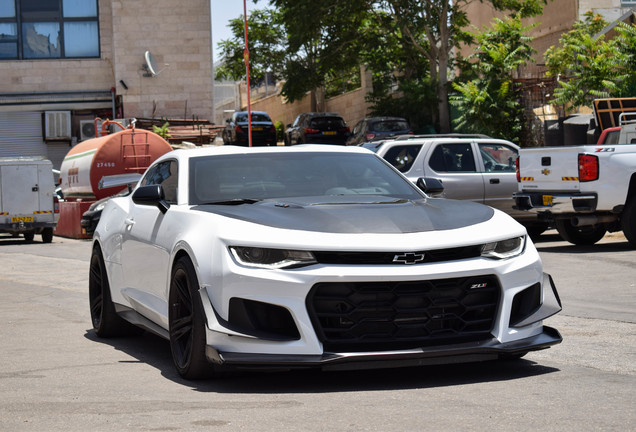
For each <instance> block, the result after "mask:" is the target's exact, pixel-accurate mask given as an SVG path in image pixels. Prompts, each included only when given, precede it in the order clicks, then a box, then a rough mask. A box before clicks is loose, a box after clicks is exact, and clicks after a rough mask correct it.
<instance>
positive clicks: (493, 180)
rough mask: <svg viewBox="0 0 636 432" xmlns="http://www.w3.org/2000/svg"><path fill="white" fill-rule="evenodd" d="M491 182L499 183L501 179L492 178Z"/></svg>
mask: <svg viewBox="0 0 636 432" xmlns="http://www.w3.org/2000/svg"><path fill="white" fill-rule="evenodd" d="M490 184H499V179H490Z"/></svg>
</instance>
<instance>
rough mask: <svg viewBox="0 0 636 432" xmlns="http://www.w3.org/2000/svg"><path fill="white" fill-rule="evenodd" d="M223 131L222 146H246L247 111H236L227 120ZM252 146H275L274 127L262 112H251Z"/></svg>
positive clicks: (247, 140) (267, 116)
mask: <svg viewBox="0 0 636 432" xmlns="http://www.w3.org/2000/svg"><path fill="white" fill-rule="evenodd" d="M225 122H226V125H225V129H223V134H222V137H223V144H225V145H239V146H248V145H249V137H248V127H249V119H248V112H247V111H237V112H235V113H234V114H232V117H231V118H229V119H227V120H226V121H225ZM252 145H253V146H274V145H276V127H274V123H273V122H272V119H271V118H270V117H269V115H268V114H267V113H266V112H264V111H252Z"/></svg>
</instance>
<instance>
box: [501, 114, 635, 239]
mask: <svg viewBox="0 0 636 432" xmlns="http://www.w3.org/2000/svg"><path fill="white" fill-rule="evenodd" d="M517 181H518V182H519V191H518V192H517V193H515V194H514V195H513V197H514V199H515V207H516V208H517V209H519V210H526V211H528V212H530V213H536V214H537V215H538V216H539V218H541V219H544V220H546V221H548V222H550V223H553V224H554V225H555V226H556V229H557V231H558V232H559V234H560V235H561V237H563V239H564V240H566V241H568V242H570V243H573V244H576V245H586V244H587V245H589V244H594V243H596V242H597V241H599V240H600V239H601V238H602V237H603V236H604V235H605V233H606V232H608V231H609V232H615V231H621V230H622V231H623V233H624V234H625V237H626V238H627V240H628V241H629V243H630V245H631V246H633V247H636V121H628V120H626V118H621V121H620V126H618V127H615V128H612V129H608V130H605V131H604V132H603V134H602V135H601V137H600V138H599V143H598V144H596V145H584V146H575V147H541V148H525V149H521V151H520V152H519V159H518V160H517Z"/></svg>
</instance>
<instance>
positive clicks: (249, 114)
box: [243, 0, 252, 147]
mask: <svg viewBox="0 0 636 432" xmlns="http://www.w3.org/2000/svg"><path fill="white" fill-rule="evenodd" d="M243 19H244V21H245V51H243V60H245V71H246V73H247V136H248V140H249V146H250V147H252V101H251V100H250V50H249V45H248V43H247V0H243Z"/></svg>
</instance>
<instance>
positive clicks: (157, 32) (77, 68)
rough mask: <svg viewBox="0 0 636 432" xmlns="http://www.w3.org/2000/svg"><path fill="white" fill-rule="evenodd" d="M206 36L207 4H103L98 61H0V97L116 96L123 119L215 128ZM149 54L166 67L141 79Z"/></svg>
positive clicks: (202, 0)
mask: <svg viewBox="0 0 636 432" xmlns="http://www.w3.org/2000/svg"><path fill="white" fill-rule="evenodd" d="M210 28H211V17H210V1H209V0H190V1H188V7H179V6H178V5H177V3H176V2H174V1H172V0H136V1H134V2H131V1H125V0H100V1H99V33H100V58H96V59H81V60H73V59H69V60H64V59H59V60H58V59H53V60H48V59H38V60H16V61H13V60H10V61H0V76H1V77H2V79H0V94H2V93H29V94H32V93H34V94H37V93H44V92H87V91H96V90H100V91H110V89H111V88H115V92H116V94H117V95H119V96H121V97H122V100H123V104H124V113H123V114H124V116H125V117H151V116H152V115H153V113H154V114H155V115H156V116H157V117H161V116H163V117H179V118H181V117H183V116H184V115H185V116H186V117H191V116H192V115H196V116H198V117H199V118H201V119H206V120H213V118H212V114H213V109H212V41H211V39H212V37H211V33H210ZM146 51H150V52H151V53H152V54H153V55H154V57H155V58H156V60H157V64H158V68H159V69H162V68H164V63H168V64H170V66H167V67H165V69H164V70H163V71H162V72H161V73H160V74H159V75H157V76H155V77H144V70H143V67H142V65H143V64H144V53H145V52H146ZM122 81H123V82H124V83H125V86H124V85H123V84H122ZM126 87H127V89H126ZM30 109H31V110H33V109H34V108H33V107H31V108H30ZM67 109H69V108H67ZM70 109H72V110H75V109H82V105H78V106H77V107H70Z"/></svg>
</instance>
